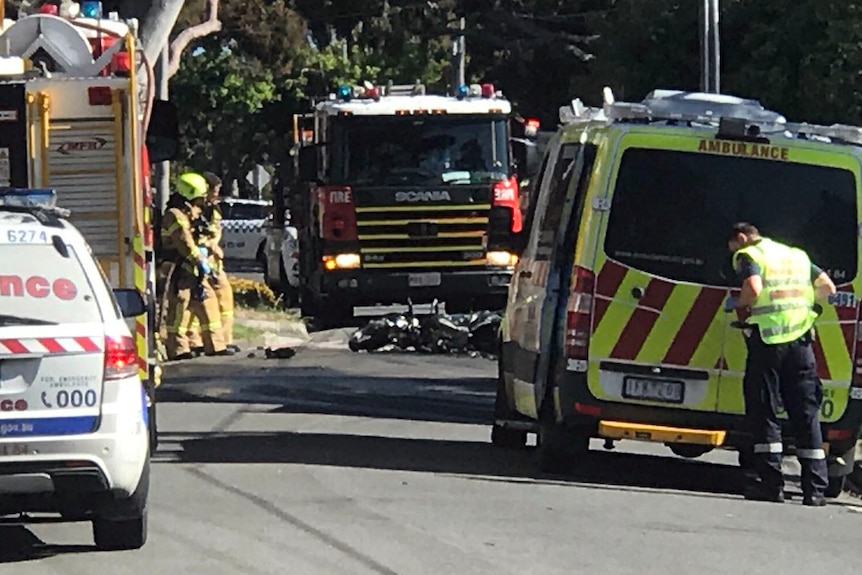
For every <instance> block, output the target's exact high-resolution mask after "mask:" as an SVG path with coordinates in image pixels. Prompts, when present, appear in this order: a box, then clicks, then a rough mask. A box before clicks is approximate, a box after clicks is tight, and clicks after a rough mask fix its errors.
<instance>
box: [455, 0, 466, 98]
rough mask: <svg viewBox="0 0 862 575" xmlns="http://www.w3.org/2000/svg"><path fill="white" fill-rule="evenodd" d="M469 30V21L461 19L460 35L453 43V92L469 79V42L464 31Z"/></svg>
mask: <svg viewBox="0 0 862 575" xmlns="http://www.w3.org/2000/svg"><path fill="white" fill-rule="evenodd" d="M466 29H467V20H466V18H464V17H463V16H462V17H461V19H460V21H459V25H458V31H459V34H458V35H457V37H456V38H455V41H454V42H453V43H452V70H453V77H452V92H453V93H455V91H456V90H457V89H458V86H460V85H462V84H466V82H467V81H466V77H467V71H466V68H467V40H466V39H465V38H464V30H466Z"/></svg>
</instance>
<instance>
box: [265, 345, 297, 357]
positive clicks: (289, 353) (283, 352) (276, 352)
mask: <svg viewBox="0 0 862 575" xmlns="http://www.w3.org/2000/svg"><path fill="white" fill-rule="evenodd" d="M263 353H264V354H265V355H266V359H290V358H291V357H293V356H295V355H296V349H295V348H292V347H278V348H275V349H273V348H271V347H268V348H266V349H265V350H263Z"/></svg>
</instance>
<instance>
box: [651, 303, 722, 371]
mask: <svg viewBox="0 0 862 575" xmlns="http://www.w3.org/2000/svg"><path fill="white" fill-rule="evenodd" d="M726 293H727V292H725V291H724V290H720V289H716V288H706V287H705V288H701V289H700V293H699V294H697V298H696V299H695V300H694V303H693V304H692V306H691V309H690V310H689V312H688V316H686V318H685V321H683V322H682V326H680V328H679V331H678V332H677V334H676V337H675V338H674V340H673V343H672V344H671V345H670V348H669V349H668V350H667V353H666V354H665V356H664V360H663V363H668V364H672V365H688V364H689V362H690V361H691V358H692V356H693V355H694V352H695V351H697V348H698V346H699V345H700V342H701V340H703V336H704V335H705V334H706V331H707V330H708V329H709V324H711V323H712V320H713V319H714V318H715V314H716V313H718V309H719V308H720V307H721V304H722V303H724V297H725V294H726Z"/></svg>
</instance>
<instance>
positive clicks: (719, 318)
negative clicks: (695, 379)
mask: <svg viewBox="0 0 862 575" xmlns="http://www.w3.org/2000/svg"><path fill="white" fill-rule="evenodd" d="M724 327H725V319H724V311H723V310H722V308H721V306H719V308H718V313H716V314H715V315H714V316H713V317H712V320H711V323H710V324H709V328H707V330H706V333H705V334H704V335H703V339H701V340H700V343H699V344H698V346H697V349H696V350H694V355H692V356H691V361H689V362H688V364H689V365H706V366H709V367H710V369H711V368H712V367H713V366H714V365H715V363H716V362H717V361H718V360H719V358H720V357H721V343H722V341H723V340H724Z"/></svg>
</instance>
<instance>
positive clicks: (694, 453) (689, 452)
mask: <svg viewBox="0 0 862 575" xmlns="http://www.w3.org/2000/svg"><path fill="white" fill-rule="evenodd" d="M668 447H670V450H671V451H673V452H674V454H675V455H679V456H680V457H685V458H686V459H696V458H698V457H700V456H701V455H706V454H707V453H709V452H710V451H712V448H711V447H707V446H705V445H692V444H689V443H670V444H668Z"/></svg>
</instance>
